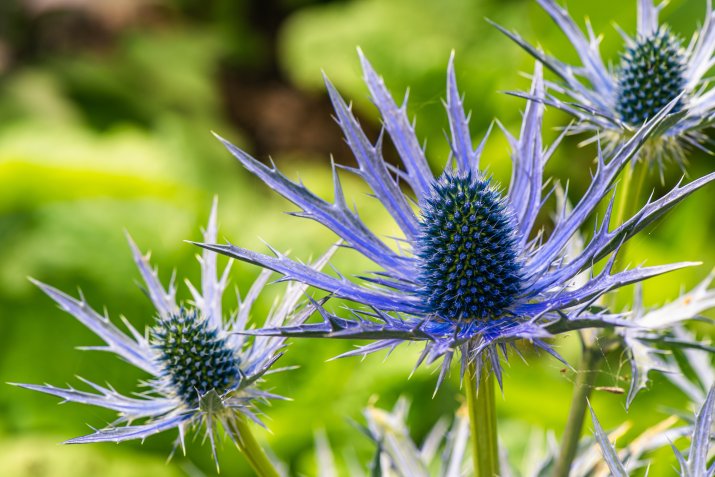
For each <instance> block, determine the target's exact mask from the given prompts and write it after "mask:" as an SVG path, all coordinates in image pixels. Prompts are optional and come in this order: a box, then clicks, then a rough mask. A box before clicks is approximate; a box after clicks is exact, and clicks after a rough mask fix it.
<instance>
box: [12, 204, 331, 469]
mask: <svg viewBox="0 0 715 477" xmlns="http://www.w3.org/2000/svg"><path fill="white" fill-rule="evenodd" d="M204 240H207V241H214V240H216V205H215V204H214V208H213V210H212V212H211V217H210V220H209V225H208V227H207V229H206V231H205V233H204ZM130 245H131V248H132V252H133V255H134V260H135V262H136V264H137V266H138V267H139V272H140V273H141V276H142V278H143V280H144V284H145V287H146V291H147V293H148V295H149V297H150V298H151V301H152V303H153V304H154V307H155V308H156V323H155V325H154V326H153V327H152V328H151V329H149V330H147V333H146V334H142V333H139V332H138V331H137V330H136V329H135V328H134V327H133V326H132V325H131V324H130V323H129V322H128V321H126V320H125V322H124V324H125V326H126V327H127V328H128V330H129V332H130V334H126V333H124V332H122V331H121V330H120V329H119V328H118V327H117V326H115V325H114V324H113V323H112V322H111V321H110V320H109V318H107V317H105V316H103V315H101V314H99V313H97V312H96V311H94V310H92V309H91V308H90V307H89V305H88V304H87V302H86V301H85V299H84V297H80V299H79V300H77V299H74V298H72V297H70V296H68V295H66V294H64V293H62V292H61V291H59V290H57V289H55V288H52V287H50V286H48V285H44V284H42V283H37V285H38V286H39V287H40V288H41V289H42V290H43V291H44V292H45V293H47V294H48V295H49V296H50V297H51V298H52V299H53V300H55V301H56V302H57V303H58V304H59V305H60V307H61V308H62V309H63V310H65V311H67V312H68V313H70V314H72V315H73V316H74V317H75V318H77V319H78V320H79V321H80V322H81V323H82V324H84V325H85V326H87V327H88V328H89V329H91V330H92V331H93V332H95V333H96V334H97V335H98V336H99V337H100V338H101V339H102V340H103V341H104V342H105V343H106V346H104V347H93V348H92V349H102V350H107V351H111V352H113V353H115V354H117V355H118V356H119V357H121V358H123V359H124V360H126V361H128V362H129V363H131V364H133V365H134V366H136V367H138V368H139V369H141V370H142V371H145V372H146V373H148V374H149V376H150V377H151V378H150V379H149V380H148V381H146V382H145V383H144V385H145V386H146V387H147V388H148V389H145V390H144V391H143V392H142V393H141V394H138V395H137V396H138V397H128V396H125V395H123V394H120V393H119V392H117V391H115V390H114V389H112V388H106V387H103V386H100V385H98V384H94V383H91V382H89V381H85V383H86V384H87V385H88V386H90V387H91V388H93V392H87V391H79V390H76V389H74V388H59V387H55V386H51V385H44V386H40V385H34V384H20V385H19V386H22V387H24V388H27V389H32V390H35V391H40V392H44V393H47V394H52V395H55V396H58V397H61V398H63V399H64V400H65V401H67V402H77V403H82V404H89V405H93V406H99V407H103V408H107V409H111V410H114V411H117V412H118V413H119V414H120V418H119V420H118V421H116V422H115V423H114V424H113V425H111V426H110V427H108V428H105V429H100V430H98V431H96V432H94V433H92V434H89V435H86V436H83V437H77V438H75V439H71V440H69V441H68V443H89V442H103V441H112V442H120V441H125V440H131V439H144V438H146V437H148V436H150V435H152V434H156V433H158V432H162V431H165V430H169V429H178V431H179V439H178V440H177V444H180V445H181V446H182V448H183V446H184V435H185V432H186V430H187V428H192V427H201V426H203V427H204V428H205V430H206V435H207V437H208V438H209V440H210V442H211V445H212V450H213V452H214V458H215V457H216V452H215V451H216V449H215V445H214V438H215V434H216V432H217V430H218V427H219V426H217V424H220V425H221V426H220V427H222V428H223V429H224V431H225V432H226V433H227V434H228V436H229V438H230V439H232V440H235V439H237V438H238V436H237V435H236V433H235V429H236V427H235V425H234V420H235V419H238V418H243V416H245V417H248V418H249V419H252V420H254V421H256V422H259V423H260V421H259V419H258V417H257V415H256V411H257V408H256V406H255V404H256V403H257V402H260V401H265V400H267V399H270V398H279V396H276V395H274V394H271V393H268V392H265V391H262V390H261V389H260V386H259V384H260V382H261V379H262V376H263V375H264V374H265V373H266V372H268V371H269V370H270V368H271V366H272V365H273V364H274V363H275V361H276V360H277V359H278V358H279V357H280V355H281V352H282V351H281V350H282V348H283V345H284V343H283V341H284V340H283V338H270V337H256V339H249V338H247V337H246V336H245V335H239V334H236V333H240V332H243V331H245V330H246V326H247V323H248V318H249V314H250V312H251V306H252V304H253V303H254V302H255V300H256V299H257V298H258V295H259V293H260V291H261V289H262V288H263V286H264V285H265V284H266V282H267V280H268V278H269V275H270V271H269V270H265V271H264V272H263V273H262V274H261V275H260V277H259V278H258V279H257V280H256V282H255V283H254V285H253V286H252V287H251V290H250V291H249V292H248V294H247V295H246V297H245V299H244V300H243V301H242V302H241V303H240V304H239V307H238V310H237V311H236V313H234V314H231V315H230V316H228V317H224V316H223V313H222V300H223V293H224V290H225V289H226V286H227V282H228V276H229V275H228V273H229V270H230V264H229V265H228V266H227V267H226V269H225V270H224V272H223V273H222V274H221V276H218V275H217V267H216V254H214V253H211V252H208V251H206V252H205V253H204V254H203V256H202V257H201V258H200V259H199V261H200V262H201V290H200V291H199V290H197V289H196V288H195V287H194V286H192V285H191V283H189V282H188V281H187V285H188V287H189V290H190V291H191V295H192V300H191V301H190V302H188V303H185V304H179V303H177V300H176V288H175V286H174V283H173V281H172V283H171V284H170V285H169V287H168V288H164V287H163V286H162V284H161V283H160V282H159V280H158V274H157V272H156V271H155V270H152V268H151V266H150V265H149V262H148V256H146V257H145V256H143V255H142V254H141V253H140V252H139V250H138V249H137V247H136V246H135V245H134V243H133V242H132V241H131V240H130ZM325 262H327V255H326V256H325V257H323V258H322V259H321V260H320V261H319V262H318V263H317V264H316V267H318V268H319V267H321V266H322V265H323V264H325ZM305 289H306V286H305V285H302V284H297V283H294V284H290V285H289V287H288V289H287V292H286V295H285V296H284V299H283V300H282V302H281V303H280V304H279V305H278V306H276V307H274V310H273V311H272V312H271V314H270V315H269V316H268V317H267V318H266V320H265V322H264V324H265V325H267V326H281V325H290V324H292V325H297V324H300V323H302V322H303V321H304V320H305V319H306V318H307V317H308V316H310V314H311V313H312V312H313V309H312V306H309V307H307V308H301V309H298V308H297V307H298V304H299V301H300V300H301V299H302V297H303V295H304V293H305ZM130 423H132V424H130Z"/></svg>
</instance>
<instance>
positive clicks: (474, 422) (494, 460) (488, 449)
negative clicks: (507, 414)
mask: <svg viewBox="0 0 715 477" xmlns="http://www.w3.org/2000/svg"><path fill="white" fill-rule="evenodd" d="M467 376H468V378H467V390H466V392H467V407H468V409H469V426H470V430H471V434H472V459H473V462H474V475H475V476H476V477H494V476H495V475H499V473H500V472H499V447H498V444H497V419H496V406H495V402H494V373H493V372H491V370H490V369H489V364H488V362H487V361H486V360H485V361H484V363H483V366H482V369H481V372H477V364H476V362H474V361H472V362H471V363H470V364H469V368H468V372H467Z"/></svg>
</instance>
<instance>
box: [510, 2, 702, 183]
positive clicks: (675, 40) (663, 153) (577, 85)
mask: <svg viewBox="0 0 715 477" xmlns="http://www.w3.org/2000/svg"><path fill="white" fill-rule="evenodd" d="M536 1H537V2H538V3H539V5H541V7H542V8H543V9H544V10H545V11H546V12H547V13H548V14H549V16H550V17H551V18H552V19H553V20H554V22H555V23H556V24H557V25H558V26H559V28H560V29H561V30H562V31H563V32H564V34H565V35H566V37H567V38H568V40H569V41H570V42H571V44H572V45H573V47H574V49H575V50H576V53H577V54H578V57H579V59H580V63H581V64H570V63H567V62H564V61H562V60H560V59H557V58H555V57H554V56H551V55H549V54H546V53H544V52H543V51H542V50H541V49H539V48H536V47H534V46H533V45H531V44H529V43H528V42H527V41H526V40H524V39H523V38H522V37H521V36H519V35H518V34H516V33H514V32H511V31H508V30H506V29H504V28H502V27H500V26H499V25H496V26H497V28H499V29H500V30H501V31H502V32H504V33H505V34H506V35H508V36H509V37H510V38H511V39H512V40H514V41H515V42H516V43H517V44H519V45H520V46H521V47H522V48H524V49H525V50H526V51H527V52H529V53H530V54H531V55H532V56H534V57H535V58H536V59H537V60H539V61H540V62H542V63H543V64H544V65H545V66H546V67H547V68H549V69H550V70H552V71H553V72H554V73H555V74H556V76H558V78H559V81H558V82H555V83H550V84H549V86H550V90H551V91H552V92H553V93H555V94H551V93H549V94H546V95H545V96H544V98H543V101H544V102H545V103H546V104H550V105H553V106H555V107H557V108H559V109H562V110H564V111H566V112H567V113H569V114H571V115H572V116H573V117H574V118H575V119H576V120H577V121H578V125H577V126H575V127H574V128H572V131H573V132H581V131H588V132H591V133H594V136H593V137H594V139H595V138H596V137H602V138H605V139H606V140H607V144H608V147H610V148H615V147H616V146H618V145H620V144H622V143H624V142H625V141H627V140H628V138H630V137H631V136H632V135H633V134H634V132H635V131H637V130H638V128H639V127H640V126H642V125H643V124H644V123H645V122H646V121H647V120H649V119H651V118H653V117H655V116H656V115H657V114H658V112H659V111H661V110H662V109H663V108H665V107H666V106H668V105H670V111H671V113H672V114H674V115H676V116H677V120H674V121H672V123H671V124H670V125H669V127H667V128H663V129H662V130H661V131H659V132H658V133H657V134H654V135H653V136H652V137H651V139H650V140H649V141H648V142H647V143H646V145H645V146H644V147H643V148H642V151H641V152H640V154H639V157H640V158H643V159H644V160H645V161H647V162H648V163H650V164H654V165H657V166H658V167H660V168H661V173H662V165H663V163H664V161H666V160H675V161H676V162H678V163H679V164H680V165H681V167H682V165H683V163H684V161H685V152H686V150H687V149H688V148H689V147H696V148H701V149H704V148H705V146H704V145H703V144H704V143H705V142H706V141H707V137H706V135H705V133H704V132H703V131H704V129H706V128H709V127H710V126H711V125H712V123H713V119H715V95H714V94H713V91H712V90H711V89H710V87H709V81H708V79H707V78H706V77H705V75H706V73H707V72H708V71H709V70H710V68H711V67H712V66H713V64H715V12H713V10H712V4H711V2H710V1H709V0H708V1H707V2H706V3H707V11H706V16H705V22H704V24H703V25H702V27H701V28H699V29H698V31H696V32H695V34H694V35H693V38H692V40H691V41H690V42H689V44H688V45H687V46H684V43H683V41H682V39H681V38H680V37H679V36H678V35H677V34H675V33H674V32H673V31H672V30H671V29H670V28H669V27H668V25H665V24H660V23H659V21H658V16H659V13H660V11H661V10H662V8H663V7H664V6H665V4H666V3H667V2H662V3H660V4H659V5H655V3H654V1H653V0H638V25H637V32H636V35H635V36H633V37H631V36H629V35H628V34H626V33H625V32H621V34H622V36H623V37H624V39H625V46H624V48H623V51H622V53H621V54H620V59H619V61H618V62H616V66H614V67H609V66H607V64H608V62H606V61H604V59H603V57H602V55H601V53H600V51H599V43H600V38H599V37H598V36H597V35H596V34H594V32H593V29H592V28H591V25H590V24H588V23H587V33H584V32H583V31H582V30H581V29H580V28H579V26H578V25H577V24H576V22H575V21H574V20H573V19H572V18H571V17H570V16H569V13H568V11H567V10H566V9H565V8H564V7H562V6H560V5H559V4H558V3H557V2H556V0H536ZM517 94H519V95H523V96H526V97H529V95H528V94H527V95H524V94H521V93H517ZM563 98H567V99H566V100H564V99H563ZM671 103H673V104H672V105H671Z"/></svg>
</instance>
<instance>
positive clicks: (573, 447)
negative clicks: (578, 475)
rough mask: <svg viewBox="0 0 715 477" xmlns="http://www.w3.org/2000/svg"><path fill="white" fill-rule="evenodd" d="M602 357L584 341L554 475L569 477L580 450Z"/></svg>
mask: <svg viewBox="0 0 715 477" xmlns="http://www.w3.org/2000/svg"><path fill="white" fill-rule="evenodd" d="M600 359H601V354H600V353H599V352H598V351H597V350H595V349H593V348H592V347H591V346H589V345H586V344H585V343H584V346H583V352H582V354H581V362H580V363H579V367H578V369H577V370H576V373H577V374H576V382H575V383H574V391H573V397H572V398H571V409H570V410H569V417H568V420H567V421H566V428H565V429H564V435H563V437H562V438H561V447H560V449H559V456H558V459H557V460H556V465H555V466H554V473H553V475H554V477H568V475H569V471H570V470H571V464H572V463H573V460H574V458H575V457H576V452H577V451H578V443H579V440H580V439H581V431H582V430H583V421H584V417H585V414H586V406H587V404H588V399H589V397H590V396H591V390H593V385H594V383H595V381H596V369H595V368H596V366H598V364H599V361H600Z"/></svg>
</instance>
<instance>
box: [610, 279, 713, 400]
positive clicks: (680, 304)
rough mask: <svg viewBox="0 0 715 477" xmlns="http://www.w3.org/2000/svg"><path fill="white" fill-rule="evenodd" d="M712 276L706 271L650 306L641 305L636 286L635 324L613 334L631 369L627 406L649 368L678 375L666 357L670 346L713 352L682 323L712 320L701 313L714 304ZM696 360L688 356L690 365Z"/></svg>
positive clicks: (646, 381)
mask: <svg viewBox="0 0 715 477" xmlns="http://www.w3.org/2000/svg"><path fill="white" fill-rule="evenodd" d="M713 278H715V275H714V274H713V273H710V274H709V275H708V276H707V277H706V278H705V279H704V280H703V281H702V282H701V283H699V284H698V285H697V286H696V287H694V288H693V289H692V290H688V291H687V292H685V293H682V294H681V295H680V296H679V297H678V298H677V299H675V300H673V301H670V302H668V303H666V304H664V305H661V306H659V307H654V308H651V309H647V308H646V307H645V306H644V305H643V297H642V289H641V287H638V288H637V293H636V299H635V300H634V303H633V307H632V310H633V311H632V317H631V320H632V321H633V324H634V325H635V326H630V327H622V328H618V329H617V330H616V334H617V335H618V336H620V337H621V338H622V339H623V343H622V345H623V349H625V350H626V352H627V355H628V359H629V362H630V365H631V370H632V375H631V385H630V389H629V391H628V396H627V399H626V406H630V404H631V403H632V402H633V399H635V397H636V395H637V393H638V392H639V391H641V390H642V389H644V388H645V387H646V386H647V384H648V374H649V372H650V371H660V372H662V373H665V374H666V375H667V376H675V375H677V376H682V373H681V372H680V369H679V367H678V366H677V365H676V363H674V362H672V360H669V359H668V357H667V356H669V355H672V352H673V351H674V350H681V351H682V352H684V353H688V352H689V350H701V351H706V352H708V353H713V352H715V348H713V347H712V346H710V345H708V344H707V343H705V342H703V341H701V340H698V339H696V338H694V337H693V336H691V335H690V334H689V333H688V332H687V331H686V330H685V328H684V327H683V325H684V324H685V323H687V322H688V321H694V320H702V321H705V322H710V323H712V319H710V318H706V317H703V316H702V315H701V314H702V313H703V312H704V311H706V310H710V309H713V308H715V289H713V288H711V284H712V281H713ZM699 361H701V359H700V358H699V359H696V360H691V362H692V363H693V365H697V364H698V362H699ZM710 384H712V383H710Z"/></svg>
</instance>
